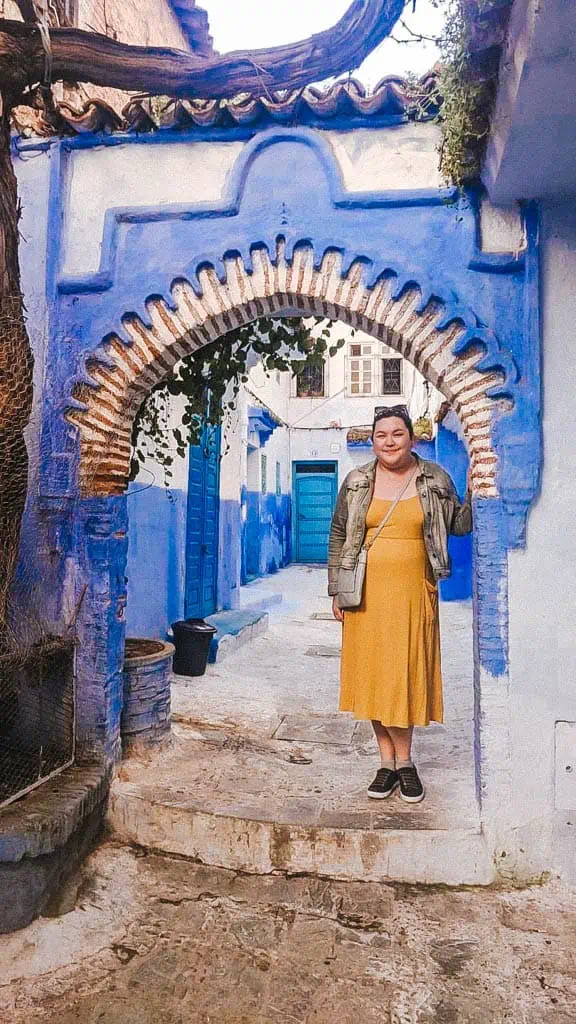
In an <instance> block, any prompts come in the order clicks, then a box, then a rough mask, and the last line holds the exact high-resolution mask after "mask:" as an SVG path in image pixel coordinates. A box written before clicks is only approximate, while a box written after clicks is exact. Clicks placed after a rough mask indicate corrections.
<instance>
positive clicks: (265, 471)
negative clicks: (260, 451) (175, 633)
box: [260, 455, 268, 494]
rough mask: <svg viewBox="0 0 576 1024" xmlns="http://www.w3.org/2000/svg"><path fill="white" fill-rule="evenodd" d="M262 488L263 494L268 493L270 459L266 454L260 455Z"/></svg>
mask: <svg viewBox="0 0 576 1024" xmlns="http://www.w3.org/2000/svg"><path fill="white" fill-rule="evenodd" d="M260 490H261V492H262V494H267V493H268V459H267V458H266V456H265V455H261V456H260Z"/></svg>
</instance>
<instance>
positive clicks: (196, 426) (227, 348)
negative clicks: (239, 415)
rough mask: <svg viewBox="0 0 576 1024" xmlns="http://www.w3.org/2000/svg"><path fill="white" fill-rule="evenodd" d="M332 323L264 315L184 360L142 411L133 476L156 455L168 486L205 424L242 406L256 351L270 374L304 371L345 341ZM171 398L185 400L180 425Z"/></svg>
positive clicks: (134, 434) (134, 431)
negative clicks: (337, 335)
mask: <svg viewBox="0 0 576 1024" xmlns="http://www.w3.org/2000/svg"><path fill="white" fill-rule="evenodd" d="M332 323H333V322H332V321H329V320H322V319H319V318H309V319H308V320H307V321H306V322H304V321H303V320H302V319H301V318H300V317H292V318H289V317H287V318H272V317H261V318H260V319H259V320H256V321H255V322H253V323H250V324H247V325H246V326H244V327H238V328H236V329H235V330H233V331H230V332H229V333H228V334H225V335H223V336H222V337H221V338H218V339H217V340H216V341H214V342H212V343H211V344H209V345H205V346H204V347H203V348H202V349H200V350H199V351H198V352H195V353H193V354H192V355H191V356H188V358H186V359H183V360H182V362H181V363H179V364H178V366H177V369H176V372H175V373H174V374H172V375H171V376H170V377H168V378H167V379H166V380H164V381H162V382H161V384H159V385H158V387H156V388H155V389H154V390H153V391H152V392H151V393H150V395H148V397H147V398H146V400H145V401H144V402H143V403H142V405H141V407H140V409H139V410H138V412H137V414H136V417H135V419H134V423H133V427H132V464H131V479H134V478H135V477H136V476H137V474H138V471H139V469H140V466H141V465H142V464H143V463H144V462H145V461H146V459H147V458H150V459H153V460H154V461H155V462H157V463H159V465H160V466H161V467H162V469H163V472H164V482H165V484H166V486H168V485H169V483H170V479H171V477H172V466H173V463H174V457H175V455H176V456H180V457H184V455H185V454H186V451H187V448H188V446H189V445H191V444H197V443H198V440H199V437H200V433H201V431H202V427H203V424H205V423H207V424H208V425H209V426H213V427H216V426H219V425H220V424H221V423H222V421H223V419H224V417H225V415H226V413H227V412H230V411H232V410H233V409H234V408H235V407H236V400H237V397H238V393H239V391H240V388H241V386H242V384H246V383H247V382H248V372H249V366H251V365H253V363H254V356H255V355H256V356H258V357H259V358H260V361H261V364H262V366H263V367H264V370H265V371H266V372H267V373H273V372H274V371H275V370H280V371H281V372H284V371H290V372H292V373H295V374H299V373H302V371H303V370H304V368H305V367H307V366H319V365H322V363H323V362H324V360H325V358H326V356H333V355H335V354H336V352H337V351H338V349H339V348H341V347H342V345H344V339H343V338H340V339H338V340H337V341H333V340H332V331H331V327H332ZM314 328H316V330H313V329H314ZM318 328H319V329H318ZM352 333H354V332H352ZM171 397H182V398H184V402H183V403H178V408H180V407H182V416H181V417H180V418H179V421H178V423H177V424H174V422H173V415H174V403H172V405H171V403H170V398H171Z"/></svg>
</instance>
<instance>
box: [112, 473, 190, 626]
mask: <svg viewBox="0 0 576 1024" xmlns="http://www.w3.org/2000/svg"><path fill="white" fill-rule="evenodd" d="M128 523H129V525H128V564H127V568H126V575H127V578H128V603H127V608H126V631H127V635H128V636H141V637H165V636H166V631H167V629H168V626H169V625H170V623H171V622H175V621H176V620H177V619H181V618H182V617H183V615H184V579H185V552H186V494H185V492H184V491H182V490H176V489H174V490H172V489H171V490H170V492H169V493H167V491H166V488H165V487H145V486H143V485H142V483H139V482H135V483H133V484H131V486H130V489H129V491H128Z"/></svg>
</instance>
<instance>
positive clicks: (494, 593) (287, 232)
mask: <svg viewBox="0 0 576 1024" xmlns="http://www.w3.org/2000/svg"><path fill="white" fill-rule="evenodd" d="M366 131H368V129H366ZM390 131H391V143H392V142H393V138H394V129H391V130H390ZM199 138H201V136H200V135H199V134H198V132H195V133H194V134H193V135H190V136H187V135H186V134H185V133H178V134H177V135H174V136H171V135H170V133H168V134H167V133H158V136H157V137H155V138H148V137H145V138H143V139H142V140H141V141H140V140H137V139H131V140H124V143H125V144H126V145H130V146H132V145H140V144H142V145H146V146H154V145H165V144H167V143H169V142H170V141H175V142H177V143H178V144H179V145H184V144H187V143H188V142H189V144H190V145H194V141H195V140H198V139H199ZM119 141H122V140H119V139H118V138H117V137H113V138H111V139H105V138H102V137H98V138H89V139H82V140H62V141H61V142H60V143H59V144H58V145H54V146H52V153H51V156H50V161H51V184H50V189H51V191H50V195H49V196H48V195H47V194H46V175H45V168H44V166H43V165H44V157H43V156H39V157H38V160H36V159H31V158H30V156H31V154H32V155H34V157H36V156H37V155H38V153H41V152H42V147H44V148H46V147H47V146H48V147H50V146H51V145H52V144H51V143H47V142H45V141H44V140H43V141H41V142H40V143H35V142H26V143H24V144H23V152H24V155H25V157H26V159H27V164H26V167H27V170H26V172H25V173H26V174H27V175H28V179H27V193H28V195H29V196H32V195H34V188H35V187H36V198H35V199H34V200H33V201H34V202H36V201H37V202H39V203H41V204H43V205H44V206H46V205H47V204H48V203H49V205H50V225H51V230H50V233H49V240H48V244H47V248H46V247H43V248H42V252H43V253H45V252H47V267H46V275H45V279H44V278H43V275H42V273H41V272H40V273H38V275H37V276H36V278H35V279H34V280H32V278H30V277H29V278H28V282H29V283H28V285H27V288H28V292H29V293H30V297H32V296H34V295H35V296H36V297H37V296H38V295H39V294H40V293H42V296H44V295H45V296H46V298H47V309H49V311H50V318H49V320H46V321H45V322H43V324H42V327H43V331H44V333H45V334H46V335H47V341H46V351H45V361H44V359H43V358H42V357H43V354H44V352H43V343H41V342H40V341H38V346H37V347H38V350H39V355H40V358H39V360H37V374H40V375H41V374H42V373H45V375H46V378H47V379H49V386H47V387H45V388H44V390H43V407H42V438H41V446H40V455H39V459H38V461H39V463H40V474H39V480H38V488H37V489H34V493H33V496H32V497H31V505H30V509H29V514H28V518H27V526H26V529H27V530H29V529H30V530H32V529H35V524H36V523H41V522H42V516H46V522H45V524H44V526H42V527H41V529H40V530H39V531H38V536H39V537H40V543H39V544H38V547H37V557H36V561H37V568H38V572H37V574H36V575H37V579H38V580H39V581H41V582H40V585H41V587H43V588H44V592H45V602H46V605H47V606H49V605H54V614H55V615H56V616H57V617H59V618H60V621H61V622H62V623H64V622H65V621H66V616H67V615H68V614H69V612H70V608H71V607H72V608H73V607H74V602H75V601H76V600H78V598H79V596H80V595H81V593H82V588H83V586H85V587H86V588H87V589H86V594H85V597H84V599H83V604H82V611H81V613H80V616H79V619H78V632H79V639H80V646H79V652H80V653H79V658H78V714H79V735H80V736H81V737H82V740H83V742H85V744H86V746H87V747H90V746H91V745H95V746H98V745H103V746H104V748H105V749H106V751H108V752H115V751H117V749H118V728H117V726H118V721H119V712H120V705H121V687H120V671H121V661H122V645H123V637H124V628H125V622H124V605H125V602H126V593H125V586H126V584H125V575H126V543H127V541H126V514H125V509H126V503H127V502H126V500H124V499H118V498H108V499H106V498H103V499H94V500H84V499H82V500H79V495H78V462H79V446H78V435H77V431H76V430H75V429H73V428H71V426H70V423H69V422H67V420H66V419H65V417H64V415H63V413H64V411H65V409H66V408H70V407H71V406H73V404H74V403H73V401H71V395H72V391H73V389H74V387H75V385H76V384H77V383H78V382H79V381H81V380H86V359H87V358H88V357H90V358H92V357H93V356H94V353H98V352H101V351H102V350H101V348H100V346H101V343H102V340H103V339H104V338H105V337H106V336H107V335H108V333H109V332H110V331H111V330H117V331H118V332H119V335H120V336H121V337H122V338H123V340H124V341H125V343H127V344H130V343H131V342H130V339H129V337H128V336H127V335H125V334H124V333H123V328H122V322H121V320H122V316H123V315H124V314H125V313H126V312H132V311H134V312H136V313H137V314H138V315H140V316H141V317H142V318H143V319H144V320H145V321H147V320H148V314H147V310H146V305H145V304H146V300H147V298H148V297H150V296H156V295H162V296H164V297H165V298H166V299H167V301H170V287H171V284H172V282H173V281H174V279H175V278H178V277H180V276H182V277H185V278H187V279H189V280H190V281H191V282H192V283H193V284H194V285H195V286H196V287H198V279H197V271H198V267H199V266H200V265H202V264H205V263H208V262H209V263H211V264H212V265H213V266H214V267H216V268H217V270H218V272H219V273H222V272H223V270H222V257H223V255H224V254H225V253H226V252H230V251H235V252H238V253H240V254H241V256H242V258H243V259H244V261H245V263H246V265H247V266H249V265H250V261H251V249H252V247H254V246H257V245H262V246H266V247H267V248H268V250H269V252H270V253H274V252H275V247H276V242H277V238H278V236H279V235H282V236H283V237H284V238H285V240H286V253H287V257H288V259H291V258H292V253H293V249H294V246H295V245H297V244H298V243H300V242H306V243H309V244H311V245H312V246H313V247H314V251H315V257H316V260H317V261H318V262H319V261H320V260H321V259H322V256H323V254H324V252H325V251H326V249H328V248H336V249H338V250H339V251H340V252H341V253H342V257H343V272H344V273H345V272H346V271H347V268H348V266H349V264H350V262H351V261H352V260H354V259H356V258H358V257H361V258H362V259H363V261H364V265H365V274H366V281H367V282H368V283H369V284H370V283H374V282H375V281H376V280H378V278H379V276H380V275H381V274H383V273H387V274H390V275H392V276H393V278H394V280H395V289H396V292H395V293H396V295H400V294H401V292H402V289H403V288H404V287H405V286H406V285H407V284H409V283H415V284H416V285H417V286H418V287H419V288H420V289H421V292H422V301H423V302H425V301H427V299H428V298H429V297H430V296H434V297H436V299H437V300H438V301H439V302H440V303H441V304H443V305H444V308H445V323H446V324H447V325H448V324H449V323H450V322H451V321H453V320H454V318H456V317H458V318H459V319H461V320H462V322H463V323H464V324H465V325H466V327H467V334H466V335H465V337H464V338H463V340H462V342H461V343H459V344H460V346H461V349H465V347H466V345H467V344H474V345H476V344H481V345H483V346H484V348H485V351H486V356H485V358H484V361H483V364H482V366H483V367H484V368H485V369H492V368H495V369H497V370H498V371H499V372H500V373H501V375H502V378H503V380H504V383H503V385H501V386H500V385H497V386H496V388H495V395H502V394H506V395H508V396H509V397H510V408H509V409H504V408H503V409H501V410H498V411H496V413H495V426H494V438H495V445H496V450H497V453H498V459H499V471H498V483H499V488H500V494H501V499H476V501H475V508H476V509H477V516H476V534H475V549H476V558H477V574H476V581H475V588H476V593H477V597H478V603H479V609H480V610H479V623H480V628H479V632H478V635H477V654H478V658H479V661H480V663H481V664H482V665H484V666H485V667H487V668H488V669H489V670H490V671H491V672H493V673H494V674H496V675H500V674H503V673H504V672H505V669H506V664H507V648H506V643H505V640H506V637H505V621H506V620H505V608H504V607H503V601H504V600H505V587H503V585H502V579H500V580H499V581H498V586H496V585H495V584H494V582H493V579H494V573H495V568H496V569H498V571H499V572H501V576H502V577H503V576H504V574H505V567H506V551H507V547H508V546H515V547H518V546H521V545H522V544H523V542H524V527H525V521H526V513H527V510H528V508H529V506H530V503H531V502H532V500H533V499H534V496H535V494H536V493H537V491H538V487H539V479H540V466H541V435H540V419H539V416H540V388H539V369H540V364H539V324H538V310H539V299H538V221H537V216H536V213H535V211H534V209H532V208H529V209H528V210H527V211H526V212H527V238H528V247H527V251H526V253H520V254H514V253H508V254H500V253H499V254H490V253H483V252H481V251H480V249H479V245H478V239H479V226H478V218H477V211H476V199H475V197H474V196H472V197H471V199H470V201H469V202H468V203H467V204H464V205H458V204H454V205H452V206H450V205H447V204H446V203H445V202H444V199H445V196H444V195H442V193H440V192H438V191H436V190H428V191H423V192H418V193H402V192H390V193H361V192H359V193H346V192H345V191H344V189H343V186H342V180H341V176H340V172H339V170H338V168H337V166H336V163H335V160H334V155H333V151H332V149H331V148H330V146H329V143H328V142H327V141H326V139H325V138H323V133H321V132H312V131H310V130H309V129H305V128H304V129H302V128H285V129H282V128H280V129H272V130H269V131H264V132H261V133H260V134H259V135H257V137H256V138H254V139H252V140H251V141H250V142H248V143H247V145H246V148H245V150H244V152H243V154H242V156H241V157H240V158H239V159H238V161H237V165H236V167H235V169H234V172H233V173H232V174H231V176H230V178H229V181H228V185H227V195H226V197H225V199H224V200H223V201H222V203H218V204H214V207H213V208H211V209H210V210H207V208H206V204H202V203H201V204H199V205H198V206H197V207H193V206H190V205H185V206H179V207H177V208H175V207H174V208H173V207H168V206H166V207H162V208H161V209H158V208H139V209H135V210H134V209H118V208H115V202H114V190H113V187H111V189H110V209H109V211H108V214H107V218H106V223H105V230H104V237H103V239H102V262H101V267H100V269H99V271H98V272H97V273H95V274H91V275H87V276H82V277H78V278H75V277H68V278H62V277H60V278H59V273H60V270H59V268H60V267H61V266H62V257H63V247H62V233H61V231H62V225H63V224H64V223H65V222H66V202H67V195H68V182H67V179H66V157H67V155H68V154H69V153H70V151H71V150H73V149H76V148H81V147H86V146H98V147H103V146H107V145H118V142H119ZM34 146H36V148H37V150H38V153H36V151H34ZM60 158H62V160H61V159H60ZM35 168H37V171H35ZM35 173H37V174H38V178H37V182H36V185H35V183H34V181H33V178H34V174H35ZM32 226H33V225H32ZM23 234H24V235H25V236H26V230H25V227H23ZM135 254H137V258H134V256H135ZM23 255H24V257H25V253H24V254H23ZM26 301H27V304H28V303H29V301H30V299H29V295H28V293H27V296H26ZM496 332H497V333H496ZM103 359H104V361H105V359H106V356H105V355H104V356H103ZM88 383H90V381H88ZM93 383H94V382H93V381H92V382H91V386H92V385H93ZM41 391H42V388H41V387H40V392H41ZM37 393H38V388H37ZM36 496H39V497H38V500H37V503H36ZM163 498H164V500H165V496H163ZM137 500H138V496H135V497H134V498H128V504H130V503H131V502H132V501H134V502H136V501H137ZM154 500H155V499H154V498H153V497H152V495H150V497H149V499H147V501H150V502H151V503H152V502H153V501H154ZM270 502H272V504H270ZM32 505H33V506H34V507H33V508H32ZM156 511H157V512H158V513H159V514H161V515H164V514H166V515H169V510H167V509H164V508H162V510H160V506H159V507H158V509H157V510H156ZM135 515H136V534H138V530H140V531H141V534H142V537H143V536H144V535H145V534H146V531H148V530H149V524H150V520H151V517H152V506H151V508H150V514H148V513H145V512H144V509H142V510H141V511H138V510H136V513H135ZM235 515H236V513H235V512H234V513H233V512H232V511H230V513H229V514H228V513H227V516H228V519H229V523H230V526H231V528H232V525H233V522H234V516H235ZM289 516H290V512H289V506H288V505H287V504H286V503H284V504H283V500H280V501H279V502H276V500H275V498H273V497H272V496H267V498H266V500H265V502H264V508H263V509H262V526H261V529H262V536H261V538H260V542H261V543H260V549H261V550H260V562H259V564H260V566H261V567H262V570H263V571H268V570H269V569H270V568H272V567H273V566H274V565H276V566H278V565H281V564H283V563H284V561H285V560H287V559H288V558H289V554H288V548H289V542H288V541H287V540H286V536H285V533H283V532H282V531H284V530H285V524H286V522H288V521H289ZM155 532H156V534H158V533H159V532H160V531H159V530H158V525H157V522H156V524H155ZM282 537H284V539H283V540H282V539H281V538H282ZM140 543H141V547H140V550H142V541H141V542H140ZM166 543H167V541H166ZM26 544H28V549H29V550H30V551H31V550H32V547H33V543H32V544H31V543H30V541H29V538H28V539H27V540H25V541H24V542H23V549H24V547H25V545H26ZM138 544H139V541H138V536H136V538H135V541H134V545H133V547H132V551H131V554H130V565H129V569H128V571H129V574H131V581H132V582H131V583H130V587H131V588H132V589H134V588H136V587H137V585H138V584H137V573H138V572H139V571H141V567H140V565H139V559H137V558H136V561H135V556H136V554H137V552H138ZM163 544H164V541H162V542H159V543H158V544H157V547H158V548H159V554H160V556H161V557H165V554H162V550H163ZM42 567H43V568H44V570H45V571H44V572H42V571H40V570H41V569H42ZM55 585H57V586H59V587H60V588H61V589H60V591H59V592H58V593H57V594H56V597H55V596H54V593H53V592H52V591H53V588H54V586H55ZM156 585H157V576H156V575H155V577H154V586H156ZM152 592H153V590H152ZM60 595H62V596H61V597H60ZM40 596H41V595H40ZM161 606H163V607H164V615H165V621H167V620H168V619H169V618H170V617H171V615H172V608H171V607H170V606H169V595H168V594H167V593H166V594H165V595H164V597H163V598H162V600H161V601H160V602H159V606H158V608H157V609H156V612H155V615H156V614H157V615H158V618H157V619H156V621H155V624H154V625H155V628H156V626H159V625H160V614H161V611H160V607H161ZM130 625H131V630H132V626H135V625H137V623H136V622H135V621H134V620H131V622H130Z"/></svg>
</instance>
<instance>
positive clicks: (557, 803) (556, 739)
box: [509, 202, 576, 880]
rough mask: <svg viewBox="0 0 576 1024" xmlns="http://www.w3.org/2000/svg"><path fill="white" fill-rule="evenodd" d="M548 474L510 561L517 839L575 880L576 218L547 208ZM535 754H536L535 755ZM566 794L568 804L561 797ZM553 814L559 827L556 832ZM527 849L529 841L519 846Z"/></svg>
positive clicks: (570, 210)
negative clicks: (570, 727) (532, 837)
mask: <svg viewBox="0 0 576 1024" xmlns="http://www.w3.org/2000/svg"><path fill="white" fill-rule="evenodd" d="M541 244H542V264H541V266H542V342H543V345H542V358H543V395H544V403H543V405H544V416H543V432H544V468H543V479H542V491H541V494H540V497H539V499H538V501H537V503H536V504H535V506H534V508H533V509H532V512H531V515H530V519H529V522H528V536H527V545H526V548H525V549H524V550H522V551H513V552H510V555H509V570H510V706H511V707H512V708H514V714H513V715H511V722H512V737H511V739H512V745H511V765H512V772H513V776H514V785H515V786H516V787H517V788H518V790H519V792H520V794H521V798H520V799H519V801H518V807H523V808H524V813H523V814H522V816H521V820H519V821H517V822H516V823H514V824H515V827H516V828H517V829H518V833H519V836H520V837H521V836H522V834H523V833H524V835H525V833H526V832H527V831H528V832H536V834H537V835H539V837H540V839H541V840H542V843H543V847H544V848H546V847H547V846H548V842H550V841H551V844H552V846H551V855H550V856H551V860H552V861H553V863H554V865H555V866H556V867H557V868H558V869H559V870H561V871H562V873H563V874H566V875H569V876H570V877H571V878H572V880H574V879H576V858H575V856H574V853H575V845H574V831H575V829H576V734H575V733H574V732H572V733H571V734H570V733H569V732H568V734H567V740H566V743H564V733H565V731H566V730H564V729H563V727H562V724H561V723H563V722H571V723H574V722H576V688H575V686H574V679H575V677H576V628H575V627H576V616H575V611H574V609H575V600H574V552H575V551H576V511H575V507H576V484H575V480H576V454H575V449H574V445H573V444H572V442H571V436H572V432H573V422H574V394H576V360H575V357H574V347H573V341H572V333H573V330H572V324H573V323H574V319H575V317H576V291H575V288H574V281H575V279H576V211H575V209H574V205H573V204H572V203H562V202H559V203H557V204H547V203H546V204H543V207H542V237H541ZM527 752H529V754H528V756H527ZM559 794H561V795H560V797H559ZM552 809H553V824H554V829H553V830H552V831H549V829H550V824H551V819H550V811H551V810H552ZM519 842H520V845H521V839H519Z"/></svg>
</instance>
